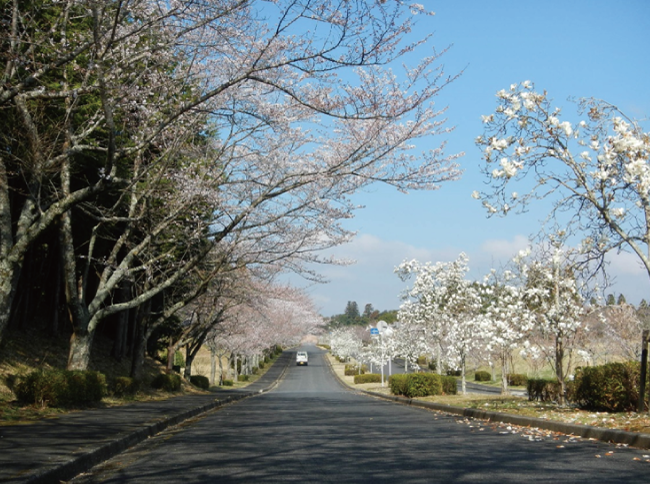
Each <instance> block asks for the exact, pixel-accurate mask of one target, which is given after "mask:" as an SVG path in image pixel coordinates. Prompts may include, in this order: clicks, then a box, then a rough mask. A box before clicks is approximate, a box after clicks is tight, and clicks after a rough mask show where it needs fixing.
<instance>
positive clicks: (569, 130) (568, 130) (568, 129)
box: [560, 121, 573, 136]
mask: <svg viewBox="0 0 650 484" xmlns="http://www.w3.org/2000/svg"><path fill="white" fill-rule="evenodd" d="M560 128H561V129H563V130H564V134H566V135H567V136H571V134H573V129H572V128H571V123H569V122H568V121H564V122H563V123H561V124H560Z"/></svg>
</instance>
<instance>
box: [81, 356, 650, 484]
mask: <svg viewBox="0 0 650 484" xmlns="http://www.w3.org/2000/svg"><path fill="white" fill-rule="evenodd" d="M298 349H300V350H306V351H308V352H309V366H306V367H305V366H301V367H298V366H293V365H292V366H291V367H290V368H289V369H288V371H287V373H286V374H285V377H284V379H283V381H282V382H281V384H280V385H279V386H277V387H276V389H275V390H273V391H271V392H269V393H265V394H261V395H259V396H256V397H252V398H248V399H246V400H243V401H241V402H238V403H236V404H232V405H229V406H226V407H223V408H221V409H219V410H216V411H213V412H210V413H209V414H207V415H205V416H202V417H201V418H198V419H196V420H194V421H192V422H188V423H186V424H184V425H182V426H179V427H177V428H175V429H173V430H171V431H168V432H165V433H163V434H160V435H159V436H157V437H155V438H152V439H149V440H148V441H147V442H145V443H143V444H141V445H139V446H137V447H135V448H133V449H132V450H130V451H128V452H125V453H123V454H121V455H119V456H118V457H116V458H115V459H113V460H112V461H109V462H107V463H106V464H104V465H102V466H99V467H97V468H95V469H94V470H93V472H92V473H90V474H87V475H84V476H81V477H79V478H77V479H76V480H74V481H73V482H75V483H84V484H89V483H99V482H104V483H126V482H137V483H152V484H154V483H155V484H163V483H177V482H184V483H203V482H205V483H208V482H210V483H213V482H214V483H253V482H254V483H275V482H300V483H321V482H322V483H337V484H342V483H437V482H440V483H451V482H458V483H477V482H499V483H522V482H535V483H539V482H548V483H557V482H563V483H572V482H584V483H594V482H607V483H637V482H638V483H641V482H643V483H646V482H650V481H649V479H650V477H649V476H650V463H647V462H645V460H648V459H650V456H649V455H648V454H650V451H648V450H645V451H644V450H639V449H630V448H617V447H616V446H614V445H609V444H604V443H600V442H594V441H584V440H579V439H572V438H569V437H566V436H559V435H553V434H547V433H545V432H539V431H534V430H527V429H518V428H514V427H507V426H498V425H495V424H486V423H485V422H481V421H470V420H467V419H464V418H462V417H454V416H449V415H445V414H441V413H436V412H432V411H429V410H425V409H420V408H414V407H408V406H403V405H400V404H396V403H392V402H388V401H385V400H381V399H375V398H371V397H368V396H365V395H362V394H357V393H356V392H354V391H350V390H348V389H346V388H344V387H343V386H342V385H341V384H340V383H339V382H338V380H337V379H336V377H335V376H334V375H333V374H332V372H331V370H330V369H329V366H328V365H327V362H326V360H325V354H324V352H322V351H321V350H320V349H317V348H316V347H314V346H303V347H301V348H297V349H296V350H298ZM296 350H294V351H296ZM644 456H645V457H644Z"/></svg>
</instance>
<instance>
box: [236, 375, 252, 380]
mask: <svg viewBox="0 0 650 484" xmlns="http://www.w3.org/2000/svg"><path fill="white" fill-rule="evenodd" d="M248 379H249V376H248V375H239V376H238V377H237V380H239V381H248Z"/></svg>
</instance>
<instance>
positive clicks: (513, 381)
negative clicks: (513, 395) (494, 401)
mask: <svg viewBox="0 0 650 484" xmlns="http://www.w3.org/2000/svg"><path fill="white" fill-rule="evenodd" d="M507 378H508V385H510V386H513V387H525V386H526V383H527V382H528V377H527V376H526V375H522V374H521V373H511V374H509V375H508V376H507Z"/></svg>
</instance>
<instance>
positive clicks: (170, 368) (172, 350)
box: [166, 343, 176, 373]
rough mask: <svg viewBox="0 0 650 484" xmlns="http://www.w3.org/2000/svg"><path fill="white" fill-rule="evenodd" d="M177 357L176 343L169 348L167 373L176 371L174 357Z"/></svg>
mask: <svg viewBox="0 0 650 484" xmlns="http://www.w3.org/2000/svg"><path fill="white" fill-rule="evenodd" d="M175 355H176V345H175V344H174V343H172V344H170V345H169V346H167V368H166V370H167V373H171V372H172V371H173V370H174V356H175Z"/></svg>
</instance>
